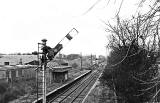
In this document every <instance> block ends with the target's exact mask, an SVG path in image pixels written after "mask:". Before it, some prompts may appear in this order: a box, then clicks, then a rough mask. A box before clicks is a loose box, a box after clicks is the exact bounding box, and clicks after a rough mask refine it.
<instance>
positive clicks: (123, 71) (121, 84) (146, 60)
mask: <svg viewBox="0 0 160 103" xmlns="http://www.w3.org/2000/svg"><path fill="white" fill-rule="evenodd" d="M133 45H134V44H133ZM126 48H129V46H127V47H124V48H121V49H120V50H118V49H114V50H113V51H112V52H111V54H110V56H109V57H108V60H107V63H108V64H107V66H106V68H105V70H104V72H103V74H102V77H101V79H100V80H101V83H102V84H104V85H108V86H109V87H110V88H111V89H112V90H115V92H116V93H117V95H118V96H120V97H122V98H123V99H124V98H125V101H126V102H127V103H141V102H147V101H149V100H151V99H152V96H153V94H154V93H155V92H156V91H155V86H154V85H153V83H149V82H151V81H152V79H154V77H156V76H157V74H158V69H157V67H152V64H155V58H154V57H153V56H150V57H147V51H146V50H145V49H142V48H140V47H137V46H136V45H134V46H133V47H132V48H130V51H129V54H130V55H129V56H127V57H126V58H125V59H124V60H123V61H121V60H122V59H123V58H124V54H126V52H127V49H126ZM137 48H139V49H137ZM139 51H140V52H139ZM137 52H139V53H138V54H137V55H134V56H131V55H132V54H135V53H137ZM119 62H121V63H119ZM116 63H119V64H117V65H114V64H116ZM152 82H154V81H152ZM113 84H114V85H115V88H114V86H113ZM152 86H153V88H150V87H152ZM149 88H150V89H149Z"/></svg>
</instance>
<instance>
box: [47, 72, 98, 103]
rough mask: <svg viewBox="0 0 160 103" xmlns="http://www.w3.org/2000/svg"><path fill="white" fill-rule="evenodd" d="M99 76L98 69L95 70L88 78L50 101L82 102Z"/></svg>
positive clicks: (64, 102) (52, 102)
mask: <svg viewBox="0 0 160 103" xmlns="http://www.w3.org/2000/svg"><path fill="white" fill-rule="evenodd" d="M98 76H99V73H98V71H94V72H93V73H91V74H90V75H89V76H88V77H87V78H85V79H84V80H82V81H80V82H79V83H77V84H75V85H74V86H72V87H71V88H69V89H68V90H66V91H65V92H63V93H62V94H61V95H59V96H57V97H55V98H53V99H52V100H50V101H48V103H81V102H82V101H83V99H84V98H85V96H86V94H87V93H88V91H89V90H90V88H91V87H92V85H93V84H94V83H95V81H96V79H97V77H98Z"/></svg>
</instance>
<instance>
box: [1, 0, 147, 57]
mask: <svg viewBox="0 0 160 103" xmlns="http://www.w3.org/2000/svg"><path fill="white" fill-rule="evenodd" d="M98 1H99V2H98V3H97V4H96V6H94V8H93V9H91V10H90V11H89V12H87V11H88V9H89V8H91V7H92V6H93V5H94V4H95V3H96V2H97V0H0V35H1V38H0V53H15V52H21V53H26V52H32V51H35V50H37V43H38V42H41V39H43V38H46V39H47V40H48V41H47V45H49V46H51V47H54V46H55V45H56V44H57V43H58V42H59V41H60V40H61V39H62V38H63V37H64V36H65V35H66V34H67V33H68V32H69V31H70V30H71V29H72V28H73V27H74V28H76V29H77V30H78V31H79V34H78V35H77V36H76V37H74V38H73V39H72V40H71V41H70V43H69V44H68V45H67V46H66V47H64V49H63V50H62V51H61V53H65V54H70V53H80V52H82V54H85V55H86V54H97V55H100V54H102V55H106V49H105V45H106V44H107V41H108V39H107V35H108V34H107V33H106V32H105V31H104V28H105V25H104V24H103V23H102V22H101V20H104V21H113V20H114V19H115V15H116V13H117V12H118V9H119V7H120V3H121V0H110V2H109V4H107V2H108V1H107V0H98ZM138 1H139V0H124V1H123V5H122V8H121V11H120V16H121V17H123V18H127V17H129V16H131V15H134V14H135V12H136V10H137V6H138V5H137V4H138ZM146 7H148V6H146ZM143 10H147V9H146V8H145V9H143ZM143 10H142V11H143Z"/></svg>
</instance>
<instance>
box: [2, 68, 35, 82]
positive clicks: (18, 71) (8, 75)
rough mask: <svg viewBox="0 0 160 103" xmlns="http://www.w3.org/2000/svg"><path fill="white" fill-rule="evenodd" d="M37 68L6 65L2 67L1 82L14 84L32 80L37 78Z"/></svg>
mask: <svg viewBox="0 0 160 103" xmlns="http://www.w3.org/2000/svg"><path fill="white" fill-rule="evenodd" d="M35 68H36V66H31V65H15V66H10V65H5V66H1V67H0V81H5V82H13V81H15V80H20V79H30V78H33V77H35V76H36V71H35Z"/></svg>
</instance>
